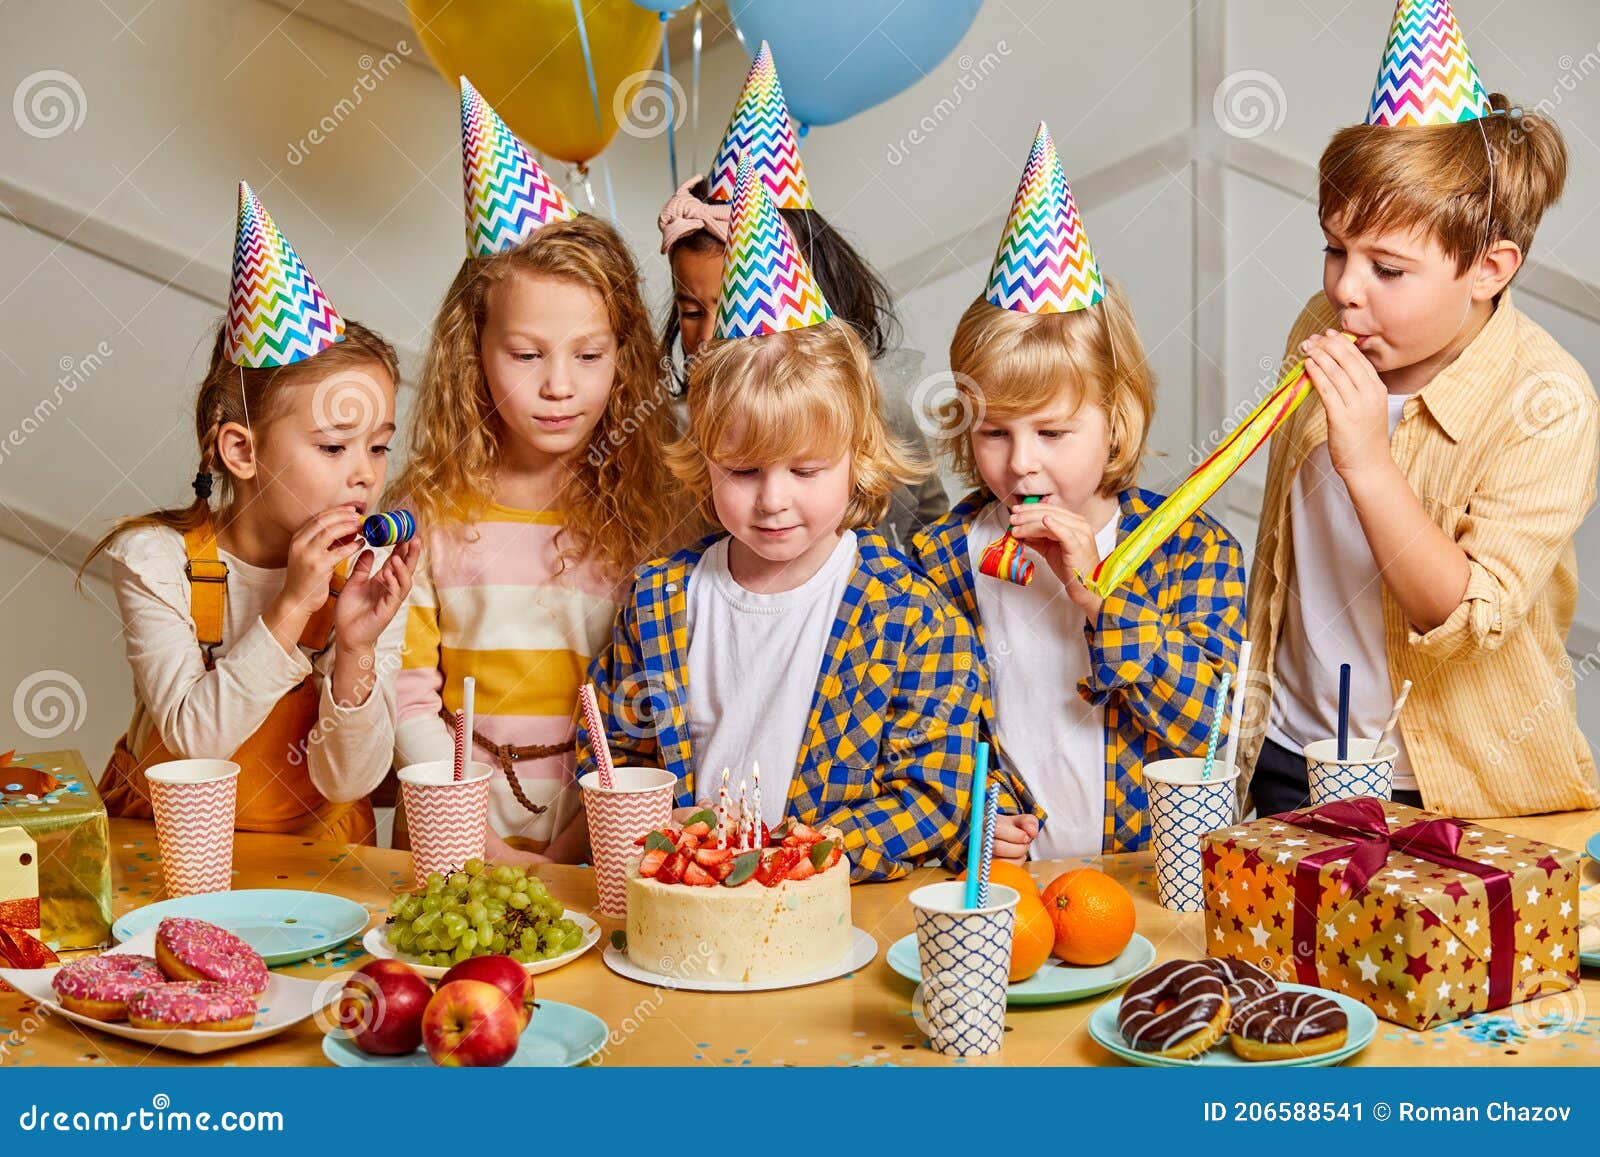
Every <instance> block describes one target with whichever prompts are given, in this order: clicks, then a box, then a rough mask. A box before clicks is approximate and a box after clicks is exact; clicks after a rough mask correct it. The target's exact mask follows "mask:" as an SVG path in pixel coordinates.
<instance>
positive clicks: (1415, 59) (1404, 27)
mask: <svg viewBox="0 0 1600 1157" xmlns="http://www.w3.org/2000/svg"><path fill="white" fill-rule="evenodd" d="M1489 111H1490V110H1489V94H1488V93H1487V92H1485V91H1484V88H1483V82H1482V81H1481V80H1479V79H1478V70H1477V69H1476V68H1474V67H1473V64H1472V57H1470V56H1468V55H1467V44H1466V41H1464V40H1462V39H1461V26H1460V25H1459V24H1457V23H1456V14H1455V13H1454V12H1452V11H1451V10H1450V3H1449V0H1400V3H1399V4H1398V5H1397V6H1396V7H1395V10H1394V23H1393V24H1392V25H1390V27H1389V43H1388V46H1387V47H1385V48H1384V50H1383V65H1382V67H1381V68H1379V70H1378V82H1377V84H1375V85H1373V86H1372V104H1371V105H1370V106H1369V107H1368V109H1367V123H1368V124H1369V125H1389V126H1405V125H1448V124H1455V123H1456V122H1457V121H1472V120H1477V119H1478V118H1479V117H1483V116H1488V115H1489Z"/></svg>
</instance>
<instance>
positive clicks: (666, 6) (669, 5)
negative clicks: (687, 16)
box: [633, 0, 690, 16]
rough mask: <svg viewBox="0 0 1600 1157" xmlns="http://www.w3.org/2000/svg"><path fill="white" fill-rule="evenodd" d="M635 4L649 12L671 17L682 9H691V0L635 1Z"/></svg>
mask: <svg viewBox="0 0 1600 1157" xmlns="http://www.w3.org/2000/svg"><path fill="white" fill-rule="evenodd" d="M633 2H634V3H635V4H636V5H638V6H639V7H640V8H643V9H645V10H646V11H648V12H659V13H661V15H663V16H671V15H672V14H673V13H674V12H676V11H678V10H679V9H680V8H687V7H689V3H690V0H633Z"/></svg>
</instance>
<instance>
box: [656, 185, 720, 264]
mask: <svg viewBox="0 0 1600 1157" xmlns="http://www.w3.org/2000/svg"><path fill="white" fill-rule="evenodd" d="M699 181H700V178H699V177H690V178H689V179H688V180H687V181H685V182H684V183H683V184H681V185H679V186H678V191H677V192H676V193H674V194H672V196H671V197H669V198H668V199H667V203H666V204H665V205H663V206H662V207H661V212H660V214H658V215H657V217H656V228H657V229H660V230H661V252H663V253H670V252H671V251H672V247H673V246H674V245H676V244H677V243H678V242H679V241H682V240H683V239H684V238H685V237H687V236H689V235H690V234H691V233H696V232H698V231H700V230H701V229H704V230H705V231H706V232H707V233H709V234H711V236H713V237H715V238H716V239H717V240H718V241H720V242H722V244H723V245H726V244H727V243H728V218H729V215H730V214H731V213H732V212H733V206H732V205H709V204H707V203H706V202H704V201H702V200H701V199H700V198H699V197H696V196H695V195H694V194H693V193H691V192H690V191H689V190H690V189H692V188H694V187H695V185H696V184H697V183H699Z"/></svg>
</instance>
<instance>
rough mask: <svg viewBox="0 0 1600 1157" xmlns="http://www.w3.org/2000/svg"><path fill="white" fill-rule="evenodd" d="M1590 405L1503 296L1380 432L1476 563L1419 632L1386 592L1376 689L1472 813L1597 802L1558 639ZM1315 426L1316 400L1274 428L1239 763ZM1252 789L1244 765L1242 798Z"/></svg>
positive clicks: (1263, 710)
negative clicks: (1440, 613)
mask: <svg viewBox="0 0 1600 1157" xmlns="http://www.w3.org/2000/svg"><path fill="white" fill-rule="evenodd" d="M1335 317H1336V315H1335V311H1334V309H1333V308H1332V306H1331V305H1329V303H1328V301H1327V299H1326V298H1325V297H1323V296H1322V295H1321V294H1318V295H1317V296H1316V297H1315V298H1314V299H1313V300H1312V301H1311V302H1310V303H1309V304H1308V305H1307V306H1306V308H1305V309H1304V310H1303V311H1302V312H1301V314H1300V317H1299V319H1298V320H1297V321H1296V322H1295V325H1294V328H1293V330H1292V331H1291V332H1290V335H1289V341H1288V344H1287V349H1286V354H1285V356H1286V358H1291V359H1296V360H1297V359H1298V358H1299V357H1300V356H1301V355H1300V352H1299V349H1300V343H1301V342H1302V341H1303V340H1305V338H1307V337H1308V336H1310V335H1311V334H1312V333H1314V332H1318V331H1321V330H1323V329H1327V328H1330V327H1332V326H1333V325H1334V324H1335ZM1597 411H1600V401H1597V399H1596V397H1595V393H1594V388H1593V386H1591V385H1590V383H1589V378H1588V375H1586V374H1585V373H1584V371H1583V367H1582V366H1580V365H1579V364H1578V363H1577V361H1576V360H1574V359H1573V358H1572V356H1571V355H1570V354H1568V353H1567V352H1566V351H1565V350H1563V349H1562V348H1561V346H1560V345H1558V344H1557V343H1556V341H1555V339H1554V338H1552V337H1551V336H1550V335H1549V334H1548V333H1546V332H1545V331H1544V330H1543V329H1541V328H1540V327H1539V326H1537V325H1535V324H1534V323H1533V322H1532V321H1530V320H1529V319H1528V318H1527V317H1526V316H1525V315H1523V314H1522V313H1519V312H1518V311H1517V309H1516V307H1515V306H1514V305H1513V304H1512V301H1511V295H1510V294H1509V293H1507V294H1503V295H1502V296H1501V299H1500V302H1499V304H1498V306H1497V307H1496V309H1495V311H1494V313H1493V315H1491V317H1490V319H1489V322H1488V324H1487V325H1485V326H1484V328H1483V330H1482V332H1480V333H1479V334H1478V336H1477V337H1476V338H1474V339H1473V340H1472V342H1471V344H1469V345H1468V346H1467V348H1466V349H1465V350H1463V351H1462V352H1461V355H1460V356H1459V357H1458V358H1457V359H1456V360H1455V361H1454V362H1453V363H1451V364H1450V365H1449V366H1447V367H1446V368H1445V369H1443V370H1441V371H1440V372H1439V373H1438V374H1437V375H1436V376H1435V377H1434V378H1433V380H1432V381H1430V382H1429V383H1428V384H1427V385H1426V386H1424V387H1423V388H1422V389H1421V390H1419V391H1418V392H1417V393H1416V394H1415V395H1414V396H1412V397H1411V398H1410V399H1408V400H1407V401H1406V403H1405V408H1404V410H1403V411H1402V415H1401V418H1400V424H1399V425H1398V426H1397V427H1396V428H1395V431H1394V434H1393V435H1392V436H1391V438H1390V443H1389V449H1390V453H1392V454H1393V455H1394V460H1395V462H1396V463H1397V464H1398V465H1399V466H1400V469H1401V471H1402V472H1403V473H1404V474H1405V476H1406V480H1407V481H1408V482H1410V484H1411V489H1412V490H1413V491H1414V492H1415V493H1416V494H1417V496H1418V497H1419V498H1420V499H1421V500H1422V505H1423V507H1424V508H1425V509H1426V510H1427V512H1428V514H1429V515H1430V516H1431V517H1432V519H1433V521H1434V523H1435V524H1436V525H1438V526H1439V527H1440V528H1441V529H1443V530H1444V532H1445V533H1446V534H1448V535H1450V537H1451V538H1453V539H1454V540H1455V541H1456V543H1457V544H1458V545H1459V546H1460V547H1461V549H1462V550H1463V551H1465V552H1466V554H1467V558H1468V560H1469V561H1470V563H1471V574H1470V577H1469V578H1468V580H1467V589H1466V592H1465V594H1464V595H1463V596H1462V598H1461V602H1460V603H1459V604H1458V605H1457V606H1456V608H1455V610H1454V611H1452V612H1451V614H1450V617H1449V618H1448V619H1446V620H1445V621H1444V622H1443V623H1442V624H1440V625H1439V626H1437V627H1435V628H1434V629H1433V630H1431V631H1428V632H1426V633H1424V632H1419V631H1417V630H1416V629H1415V628H1414V627H1413V626H1412V625H1411V624H1410V623H1409V622H1407V621H1406V618H1405V616H1404V614H1403V613H1402V612H1401V610H1400V608H1399V606H1398V605H1396V603H1395V601H1394V598H1393V596H1392V595H1391V594H1390V592H1389V589H1388V586H1387V585H1385V587H1384V589H1383V631H1384V649H1385V651H1386V653H1387V655H1388V666H1389V683H1390V686H1391V688H1392V689H1393V690H1395V691H1398V689H1399V687H1400V685H1401V683H1402V682H1404V681H1405V680H1407V679H1410V680H1412V683H1413V686H1412V690H1411V697H1410V698H1409V699H1408V700H1407V702H1406V706H1405V710H1404V711H1403V712H1401V716H1400V730H1401V734H1402V735H1403V736H1404V739H1405V745H1406V752H1407V754H1408V755H1409V756H1410V759H1411V767H1412V771H1413V772H1414V773H1415V775H1416V778H1417V785H1418V787H1419V788H1420V789H1421V792H1422V797H1423V800H1424V801H1425V803H1426V804H1427V806H1428V807H1429V808H1431V809H1433V810H1435V811H1440V812H1444V813H1447V814H1451V815H1456V816H1462V817H1479V816H1502V815H1528V814H1533V813H1538V812H1551V811H1565V810H1569V809H1575V808H1594V807H1600V782H1597V780H1596V777H1595V764H1594V760H1593V758H1592V757H1591V756H1590V754H1589V745H1588V743H1587V741H1586V740H1585V739H1584V737H1583V733H1582V732H1581V731H1580V730H1579V728H1578V717H1577V703H1576V696H1575V694H1574V684H1575V678H1574V675H1573V669H1572V667H1573V665H1572V660H1571V659H1570V658H1569V656H1568V654H1567V650H1566V637H1567V631H1568V628H1569V627H1570V626H1571V625H1572V613H1573V607H1574V605H1575V604H1576V602H1577V593H1578V572H1577V556H1576V552H1575V550H1574V548H1573V535H1574V534H1575V533H1576V532H1577V529H1578V526H1579V524H1580V523H1582V522H1583V519H1584V515H1585V514H1586V513H1587V512H1588V510H1589V508H1590V506H1591V505H1593V503H1594V498H1595V470H1596V466H1597V463H1600V416H1597ZM1327 437H1328V423H1327V416H1326V414H1325V413H1324V412H1323V409H1322V403H1321V402H1320V400H1319V399H1318V398H1317V396H1316V394H1312V395H1311V396H1310V397H1309V398H1307V399H1306V401H1305V402H1304V403H1303V404H1302V405H1301V407H1300V409H1299V410H1298V411H1296V413H1295V414H1294V415H1293V416H1292V417H1291V418H1290V420H1289V421H1288V422H1287V423H1286V424H1285V425H1284V427H1283V428H1282V429H1281V430H1280V431H1279V432H1278V433H1277V434H1276V435H1275V436H1274V437H1273V439H1272V445H1271V451H1270V456H1269V459H1268V464H1267V486H1266V495H1265V497H1264V498H1263V500H1262V504H1261V526H1260V532H1259V536H1258V538H1257V542H1256V553H1255V561H1254V565H1253V567H1252V570H1251V574H1250V593H1249V615H1250V638H1251V639H1253V640H1255V644H1254V652H1255V654H1254V657H1253V659H1252V661H1251V666H1252V667H1253V668H1254V669H1255V670H1254V671H1253V672H1252V674H1251V686H1250V689H1249V694H1248V695H1247V698H1246V703H1247V707H1248V712H1249V714H1248V718H1247V725H1246V726H1245V728H1244V729H1243V730H1244V735H1243V736H1242V737H1241V742H1242V745H1243V750H1242V757H1241V760H1240V763H1241V766H1242V767H1244V768H1253V767H1254V766H1255V760H1256V756H1257V754H1258V753H1259V751H1260V748H1261V743H1262V739H1263V737H1264V735H1265V733H1266V724H1267V712H1268V710H1269V708H1270V704H1271V701H1272V694H1271V687H1272V678H1273V658H1274V652H1275V651H1276V649H1277V642H1278V637H1279V632H1280V631H1281V630H1282V629H1283V622H1284V603H1285V600H1286V598H1287V596H1288V593H1289V589H1290V585H1289V579H1290V576H1291V575H1292V574H1293V567H1294V565H1295V559H1294V558H1293V555H1292V550H1293V544H1292V537H1291V535H1290V534H1289V520H1290V518H1292V517H1293V513H1294V512H1293V511H1292V510H1291V509H1290V494H1291V489H1292V485H1293V482H1294V478H1295V473H1296V472H1297V471H1298V470H1299V469H1300V466H1301V463H1303V462H1304V461H1305V459H1306V456H1307V455H1308V454H1309V453H1310V452H1311V451H1312V450H1313V449H1315V448H1316V447H1317V446H1319V445H1321V444H1322V443H1323V442H1325V441H1327ZM1263 680H1264V682H1262V681H1263ZM1248 784H1249V779H1248V776H1243V777H1241V789H1240V790H1241V792H1246V793H1247V792H1248Z"/></svg>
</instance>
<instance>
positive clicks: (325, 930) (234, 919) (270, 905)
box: [111, 888, 372, 967]
mask: <svg viewBox="0 0 1600 1157" xmlns="http://www.w3.org/2000/svg"><path fill="white" fill-rule="evenodd" d="M168 916H188V917H191V918H193V919H195V920H206V921H209V922H210V923H212V924H215V925H217V927H219V928H226V929H227V930H228V931H229V932H232V933H233V934H234V935H235V936H237V937H239V938H240V939H241V940H243V941H244V942H245V943H246V944H248V945H250V947H252V948H254V949H255V950H256V951H257V952H259V953H261V958H262V959H263V960H265V961H266V962H267V965H268V966H269V967H276V966H278V965H280V964H293V963H294V962H295V961H296V960H305V959H307V958H308V957H311V956H316V955H318V954H320V953H323V952H326V951H328V949H330V948H336V947H338V946H339V945H340V944H343V943H344V942H345V941H347V940H353V939H354V938H355V937H357V936H360V935H361V933H362V932H363V931H365V929H366V927H367V924H368V922H369V921H371V919H372V913H370V912H368V911H367V910H366V909H365V908H363V907H362V906H361V905H360V904H357V903H356V902H355V901H354V900H346V899H345V898H344V897H343V896H328V895H324V894H323V893H321V892H299V891H295V890H293V889H290V888H255V889H245V890H243V891H239V892H206V893H204V894H202V895H199V896H180V897H179V898H178V899H176V900H163V901H161V903H159V904H151V905H149V906H148V907H145V908H136V909H134V910H133V911H132V912H129V913H128V914H127V915H126V916H123V917H122V918H121V919H120V920H118V921H117V922H116V923H115V924H113V925H112V926H111V934H112V935H113V936H115V937H116V938H117V939H118V940H119V941H126V940H131V939H133V938H134V937H135V936H137V935H138V934H139V933H141V932H143V931H144V930H145V929H147V928H154V927H155V926H156V925H158V924H160V923H161V921H163V920H165V919H166V918H167V917H168Z"/></svg>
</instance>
